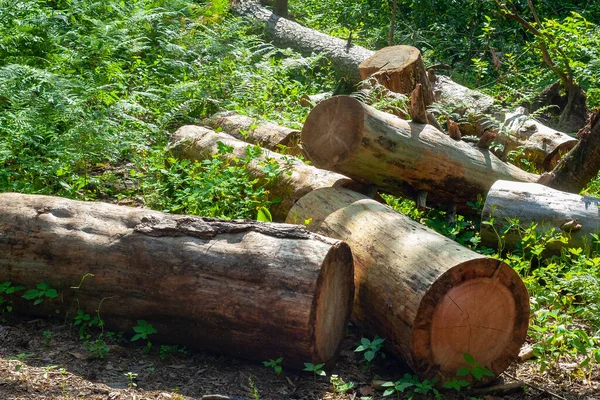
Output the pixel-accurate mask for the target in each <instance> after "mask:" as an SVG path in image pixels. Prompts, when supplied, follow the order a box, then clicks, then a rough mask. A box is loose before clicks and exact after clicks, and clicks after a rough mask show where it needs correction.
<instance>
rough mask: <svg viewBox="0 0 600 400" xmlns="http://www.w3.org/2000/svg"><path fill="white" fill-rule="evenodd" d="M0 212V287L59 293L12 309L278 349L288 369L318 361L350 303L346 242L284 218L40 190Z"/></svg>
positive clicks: (201, 341)
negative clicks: (199, 212)
mask: <svg viewBox="0 0 600 400" xmlns="http://www.w3.org/2000/svg"><path fill="white" fill-rule="evenodd" d="M0 208H1V209H2V213H0V282H4V281H11V282H13V283H15V284H17V283H18V284H20V285H23V286H25V287H27V288H30V287H32V288H33V287H35V286H36V285H37V284H39V283H40V282H44V283H46V284H48V285H50V286H51V287H52V288H54V289H56V290H57V291H58V292H59V296H58V297H56V298H55V299H54V300H52V301H49V302H45V303H43V304H41V305H38V306H33V305H31V304H29V305H24V304H23V302H25V300H23V299H21V298H20V296H18V297H19V299H16V298H15V302H16V303H17V304H16V305H17V307H16V308H15V309H17V310H22V311H25V312H29V313H33V314H36V315H40V314H42V315H44V311H46V312H49V313H51V314H54V310H55V309H56V308H59V309H60V310H61V312H65V311H67V310H69V309H70V310H72V308H73V307H75V306H77V308H78V309H81V310H84V311H85V312H87V313H90V314H92V313H94V310H98V315H101V317H102V319H103V321H104V322H105V324H106V326H107V327H109V328H111V329H117V330H123V331H125V332H131V331H132V327H133V326H135V325H136V322H135V321H136V320H140V319H144V320H146V321H147V322H148V323H151V324H152V325H153V326H154V328H156V329H157V330H158V333H156V334H155V335H152V337H151V339H152V340H154V339H155V338H156V339H159V340H163V341H166V342H171V343H178V344H185V345H190V346H193V347H198V348H203V349H208V350H211V351H218V352H224V353H228V354H231V355H234V356H243V357H246V358H250V359H253V360H260V361H262V360H268V359H269V358H273V357H278V356H282V357H284V360H285V362H286V363H287V364H288V365H290V366H293V367H295V368H298V367H301V366H302V363H303V362H306V361H309V360H312V362H314V363H317V362H318V363H320V362H326V361H327V360H329V359H330V358H331V357H332V356H334V354H335V352H336V350H337V347H338V344H339V342H340V341H341V340H342V339H343V336H344V331H345V328H346V324H347V318H348V317H349V314H350V309H351V304H352V301H353V300H352V299H353V282H352V277H353V265H352V255H351V252H350V248H349V247H348V245H346V244H345V243H343V242H339V241H337V240H333V239H329V238H325V237H321V236H318V235H315V234H313V233H310V232H308V231H306V230H305V229H303V228H300V227H298V226H292V225H277V224H265V223H258V222H251V221H220V220H215V219H210V218H199V217H186V216H178V215H169V214H163V213H159V212H155V211H149V210H143V209H135V208H128V207H122V206H116V205H111V204H104V203H86V202H79V201H73V200H67V199H62V198H55V197H48V196H32V195H22V194H15V193H6V194H0ZM89 274H92V275H93V276H89ZM86 275H87V277H86ZM84 277H85V279H83V278H84ZM78 284H79V287H77V286H76V285H78ZM18 300H19V301H18ZM27 303H31V302H30V301H27ZM75 311H77V310H75ZM62 315H64V313H63V314H62ZM70 315H73V314H70Z"/></svg>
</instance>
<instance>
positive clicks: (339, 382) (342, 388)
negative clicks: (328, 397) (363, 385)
mask: <svg viewBox="0 0 600 400" xmlns="http://www.w3.org/2000/svg"><path fill="white" fill-rule="evenodd" d="M329 382H331V384H332V385H333V391H334V392H336V393H346V392H347V391H348V390H350V389H352V388H353V387H354V382H348V383H346V382H344V380H343V379H342V378H340V377H339V376H338V375H331V376H330V377H329Z"/></svg>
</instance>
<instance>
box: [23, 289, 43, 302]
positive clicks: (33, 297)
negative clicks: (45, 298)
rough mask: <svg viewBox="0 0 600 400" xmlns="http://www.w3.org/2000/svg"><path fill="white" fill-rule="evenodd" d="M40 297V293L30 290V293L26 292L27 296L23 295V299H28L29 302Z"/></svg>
mask: <svg viewBox="0 0 600 400" xmlns="http://www.w3.org/2000/svg"><path fill="white" fill-rule="evenodd" d="M39 295H40V291H39V290H37V289H29V290H28V291H26V292H25V294H24V295H23V298H25V299H27V300H33V299H35V298H36V297H39Z"/></svg>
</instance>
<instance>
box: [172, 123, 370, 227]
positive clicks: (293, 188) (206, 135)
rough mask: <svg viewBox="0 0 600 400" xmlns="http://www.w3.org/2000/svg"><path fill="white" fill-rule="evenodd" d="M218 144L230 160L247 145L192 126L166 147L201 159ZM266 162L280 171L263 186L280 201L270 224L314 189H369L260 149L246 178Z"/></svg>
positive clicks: (241, 154) (240, 154) (241, 155)
mask: <svg viewBox="0 0 600 400" xmlns="http://www.w3.org/2000/svg"><path fill="white" fill-rule="evenodd" d="M218 142H222V143H224V144H226V145H227V146H231V147H232V148H233V153H231V154H230V155H227V157H229V159H230V160H231V161H235V160H234V159H235V158H238V159H240V158H244V157H245V156H246V148H247V147H248V146H250V144H248V143H246V142H243V141H241V140H238V139H235V138H234V137H232V136H230V135H227V134H225V133H216V132H214V131H212V130H210V129H208V128H203V127H198V126H193V125H187V126H183V127H181V128H179V129H178V130H177V131H176V132H175V133H173V135H172V136H171V139H170V146H171V150H172V151H173V153H174V154H175V155H176V156H177V157H179V158H185V159H191V160H205V159H210V158H211V157H212V156H213V155H215V154H217V153H218V152H219V148H218V144H217V143H218ZM267 159H270V160H275V161H276V162H277V163H278V164H279V166H280V169H281V170H282V171H283V172H282V173H281V175H280V176H279V178H278V179H277V181H276V182H275V183H274V184H272V185H269V186H268V187H267V189H269V190H270V192H271V195H270V198H271V199H277V198H280V199H281V202H279V203H275V204H274V205H273V206H272V207H271V210H270V211H271V214H272V216H273V220H274V221H284V220H285V218H286V216H287V214H288V212H289V211H290V209H291V208H292V206H293V205H294V203H295V202H296V200H298V199H299V198H300V197H302V196H304V195H305V194H306V193H308V192H310V191H312V190H314V189H316V188H320V187H329V186H341V187H348V188H351V189H352V190H356V191H358V192H362V193H366V192H368V191H369V190H370V189H369V188H368V187H367V186H366V185H362V184H360V183H358V182H356V181H354V180H352V179H350V178H348V177H346V176H343V175H340V174H338V173H335V172H330V171H326V170H323V169H319V168H315V167H313V166H310V165H307V164H305V163H304V162H302V161H301V160H299V159H298V158H296V157H293V156H283V155H281V154H278V153H275V152H273V151H270V150H263V153H262V155H261V156H260V157H259V158H258V159H257V162H256V163H251V164H250V165H248V171H249V173H250V175H252V176H253V177H255V178H256V177H264V172H263V171H262V169H261V166H260V162H261V161H265V160H267Z"/></svg>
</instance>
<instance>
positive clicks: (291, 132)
mask: <svg viewBox="0 0 600 400" xmlns="http://www.w3.org/2000/svg"><path fill="white" fill-rule="evenodd" d="M207 125H208V126H210V127H211V128H213V129H217V128H221V129H222V130H223V132H225V133H227V134H229V135H231V136H233V137H234V138H236V139H239V140H243V141H245V142H248V143H252V144H257V145H259V146H261V147H264V148H265V149H269V150H279V149H282V148H284V149H285V150H286V154H292V155H297V154H300V153H301V148H300V146H299V142H300V131H299V130H297V129H292V128H287V127H285V126H280V125H277V124H274V123H272V122H268V121H267V122H257V121H255V120H254V119H253V118H250V117H248V116H245V115H240V114H237V113H234V112H229V111H226V112H220V113H217V114H215V115H213V116H212V117H211V118H209V119H208V120H207Z"/></svg>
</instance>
